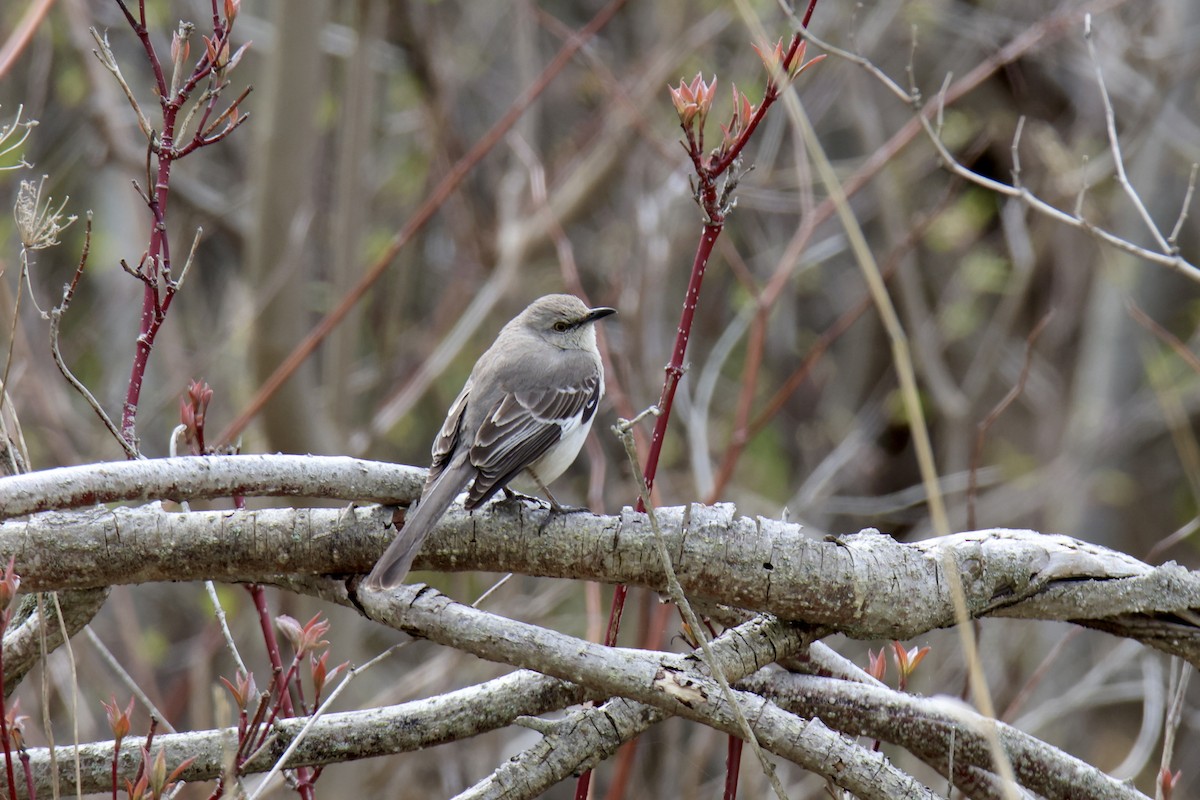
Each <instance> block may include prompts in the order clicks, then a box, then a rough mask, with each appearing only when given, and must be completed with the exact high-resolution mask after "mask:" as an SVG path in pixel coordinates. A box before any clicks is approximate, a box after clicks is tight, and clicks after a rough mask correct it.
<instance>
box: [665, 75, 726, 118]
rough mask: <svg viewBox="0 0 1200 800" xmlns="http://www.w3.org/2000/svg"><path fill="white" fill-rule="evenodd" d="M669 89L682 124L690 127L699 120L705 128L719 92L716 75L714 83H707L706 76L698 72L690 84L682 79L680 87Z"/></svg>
mask: <svg viewBox="0 0 1200 800" xmlns="http://www.w3.org/2000/svg"><path fill="white" fill-rule="evenodd" d="M668 90H669V91H670V92H671V102H673V103H674V104H675V113H676V114H678V115H679V122H680V124H682V125H683V127H685V128H690V127H691V126H692V124H693V122H696V121H697V120H698V124H699V126H700V127H701V128H703V127H704V120H705V119H706V118H707V117H708V112H709V109H711V108H712V101H713V97H715V96H716V93H717V79H716V77H714V78H713V79H712V83H705V82H704V76H703V75H702V74H701V73H699V72H697V73H696V77H695V78H693V79H692V82H691V83H690V84H688V83H684V82H683V80H682V79H680V81H679V87H678V88H675V89H672V88H670V87H668Z"/></svg>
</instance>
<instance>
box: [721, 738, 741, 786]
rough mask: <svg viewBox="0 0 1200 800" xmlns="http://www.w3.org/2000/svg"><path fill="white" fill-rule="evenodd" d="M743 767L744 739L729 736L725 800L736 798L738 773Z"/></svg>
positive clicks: (726, 755) (726, 753)
mask: <svg viewBox="0 0 1200 800" xmlns="http://www.w3.org/2000/svg"><path fill="white" fill-rule="evenodd" d="M741 768H742V740H741V739H739V738H737V737H736V736H730V737H729V748H728V750H726V752H725V794H724V800H736V798H737V787H738V775H739V774H741Z"/></svg>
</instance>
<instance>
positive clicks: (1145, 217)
mask: <svg viewBox="0 0 1200 800" xmlns="http://www.w3.org/2000/svg"><path fill="white" fill-rule="evenodd" d="M1083 41H1084V42H1085V43H1087V50H1088V55H1089V56H1090V57H1091V59H1092V68H1093V69H1094V71H1095V74H1096V85H1097V86H1098V87H1099V88H1100V99H1101V100H1102V101H1103V102H1104V126H1105V129H1106V130H1107V131H1108V146H1109V149H1111V150H1112V157H1113V167H1114V168H1115V169H1116V171H1117V181H1118V182H1119V183H1120V184H1121V188H1122V189H1124V190H1125V195H1126V196H1127V197H1128V198H1129V202H1131V203H1133V207H1134V208H1135V209H1137V212H1138V216H1140V217H1141V218H1142V222H1144V223H1145V224H1146V228H1147V229H1148V230H1149V231H1150V235H1151V236H1153V237H1154V241H1155V242H1156V243H1157V244H1158V246H1159V249H1161V250H1162V251H1163V252H1164V253H1167V254H1170V253H1171V250H1172V248H1171V245H1169V244H1168V243H1167V240H1166V239H1164V238H1163V235H1162V231H1160V230H1159V229H1158V225H1157V224H1155V222H1154V218H1153V217H1151V216H1150V212H1149V211H1147V210H1146V206H1145V204H1144V203H1142V198H1141V197H1140V196H1139V195H1138V193H1137V190H1136V189H1134V188H1133V184H1132V183H1130V182H1129V176H1128V175H1126V174H1125V159H1124V157H1123V156H1122V155H1121V142H1120V140H1119V139H1118V138H1117V115H1116V112H1114V111H1113V106H1112V100H1111V99H1109V96H1108V86H1107V85H1106V84H1105V83H1104V71H1103V70H1101V68H1100V58H1099V57H1098V56H1097V55H1096V42H1095V38H1094V37H1093V36H1092V15H1091V14H1085V15H1084V17H1083Z"/></svg>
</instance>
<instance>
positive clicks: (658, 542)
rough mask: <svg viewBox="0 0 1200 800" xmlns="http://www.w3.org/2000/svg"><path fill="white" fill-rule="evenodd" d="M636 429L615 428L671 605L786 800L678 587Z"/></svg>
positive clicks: (622, 423)
mask: <svg viewBox="0 0 1200 800" xmlns="http://www.w3.org/2000/svg"><path fill="white" fill-rule="evenodd" d="M633 425H634V423H633V422H632V421H629V420H619V421H618V423H617V424H616V425H614V426H613V432H614V433H616V434H617V438H619V439H620V440H621V444H622V445H623V446H624V447H625V454H626V455H627V456H628V457H629V466H630V470H631V472H632V474H633V476H634V480H635V481H636V482H637V490H638V498H639V500H640V501H641V504H642V505H643V506H645V508H646V516H647V518H648V519H649V521H650V530H651V531H652V532H653V533H654V539H653V541H654V548H655V550H656V551H657V553H658V559H659V563H661V564H662V569H663V575H664V576H666V579H667V592H668V593H669V594H670V596H671V602H673V603H674V604H675V606H676V608H678V609H679V613H680V614H681V615H682V616H683V619H684V622H686V623H687V625H688V628H689V629H690V630H691V633H692V635H693V636H694V637H695V638H696V640H697V641H698V642H699V644H700V651H701V652H702V653H703V654H704V663H705V664H707V665H708V670H709V673H710V674H711V675H712V677H713V679H714V680H715V681H716V682H717V684H718V685H719V686H720V687H721V693H722V694H724V695H725V702H727V703H729V707H730V709H731V710H732V711H733V714H734V716H735V717H736V718H737V722H738V725H739V726H740V727H741V729H742V734H743V735H744V736H745V739H746V741H747V742H748V743H749V744H750V749H751V750H753V751H754V755H755V756H756V757H757V758H758V761H759V763H760V764H762V767H763V772H765V773H766V775H767V779H768V780H769V781H770V782H771V788H773V789H774V790H775V794H776V796H778V797H779V798H780V800H787V792H786V791H784V788H783V784H782V783H781V782H780V780H779V775H778V774H777V773H776V771H775V765H774V764H773V763H771V760H770V759H769V758H767V754H766V753H765V752H764V751H763V749H762V746H761V745H760V744H759V743H758V737H757V736H755V734H754V729H753V728H752V727H751V726H750V722H749V721H748V720H747V719H746V715H745V714H744V713H743V711H742V706H741V704H740V703H738V701H737V697H735V696H734V694H733V690H732V689H731V688H730V686H729V681H728V680H727V679H726V677H725V670H724V669H722V668H721V664H720V662H719V661H718V660H717V657H716V655H715V654H714V653H713V650H712V643H711V642H710V641H709V639H708V634H707V633H706V632H705V630H704V626H703V625H702V624H701V623H700V618H699V617H697V616H696V612H695V611H694V610H693V609H692V604H691V603H690V602H688V599H687V595H685V594H684V592H683V587H682V586H680V585H679V578H678V577H677V576H676V575H675V567H674V566H673V565H672V564H671V554H670V552H668V550H667V545H666V542H665V540H664V539H663V536H662V529H660V528H659V526H658V516H657V515H656V514H655V513H654V506H653V504H652V503H651V502H650V489H649V487H648V486H647V485H646V479H645V477H644V476H643V475H642V473H641V469H642V467H641V463H640V462H639V460H638V454H637V444H636V443H635V442H634V440H633V433H632V430H633Z"/></svg>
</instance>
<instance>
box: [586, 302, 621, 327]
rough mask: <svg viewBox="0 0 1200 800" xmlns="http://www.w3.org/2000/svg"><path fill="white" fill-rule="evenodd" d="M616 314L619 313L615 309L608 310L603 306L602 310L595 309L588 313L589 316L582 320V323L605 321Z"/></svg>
mask: <svg viewBox="0 0 1200 800" xmlns="http://www.w3.org/2000/svg"><path fill="white" fill-rule="evenodd" d="M615 313H617V310H616V309H615V308H607V307H605V306H601V307H600V308H593V309H591V310H590V311H588V313H587V315H586V316H585V317H584V318H583V319H582V320H580V322H583V323H585V324H586V323H588V322H595V321H596V320H599V319H604V318H605V317H607V316H610V315H612V314H615Z"/></svg>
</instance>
